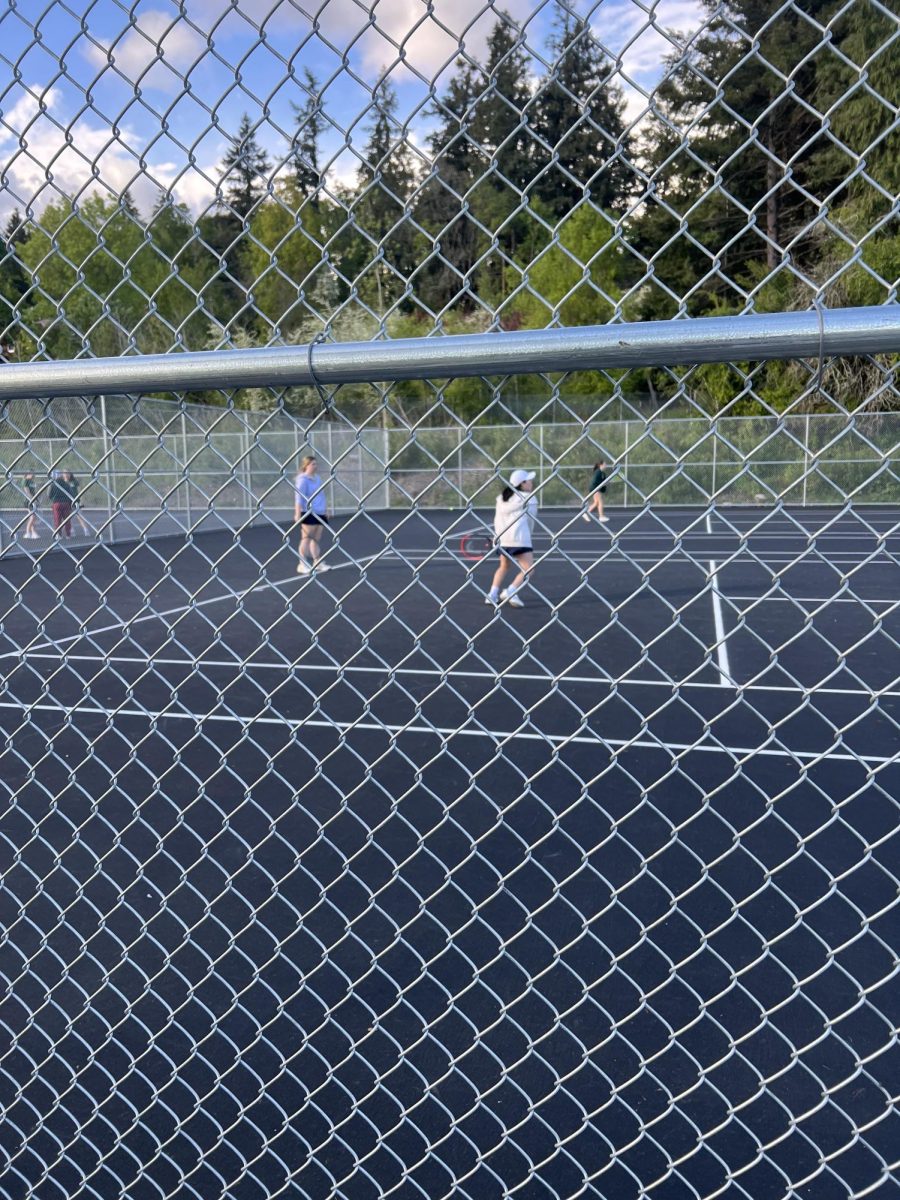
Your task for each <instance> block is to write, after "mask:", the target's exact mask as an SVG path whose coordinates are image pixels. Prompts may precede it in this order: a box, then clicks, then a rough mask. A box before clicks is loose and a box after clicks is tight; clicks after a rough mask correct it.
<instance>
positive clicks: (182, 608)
mask: <svg viewBox="0 0 900 1200" xmlns="http://www.w3.org/2000/svg"><path fill="white" fill-rule="evenodd" d="M381 553H382V554H384V553H386V552H385V551H382V552H381ZM378 557H379V555H377V554H370V555H369V556H368V558H357V559H353V561H352V562H345V563H336V564H335V565H334V566H331V565H330V564H329V567H328V570H329V572H331V571H342V570H344V569H345V568H347V567H360V566H365V565H366V563H368V562H370V561H371V560H372V559H373V558H378ZM304 578H306V579H307V580H310V581H311V580H312V578H313V577H312V576H303V575H298V574H297V572H296V571H295V572H294V574H293V575H289V576H288V577H287V579H260V580H257V582H256V583H254V584H251V586H250V587H248V588H245V589H244V591H242V592H226V593H225V595H224V596H211V597H210V598H209V599H208V600H194V601H191V602H189V603H187V604H180V605H178V607H177V608H164V609H162V610H161V611H160V612H149V613H144V614H143V615H142V616H134V617H125V618H124V619H123V620H121V621H116V622H115V623H114V624H113V625H101V626H99V628H97V629H82V630H81V631H80V632H79V633H70V634H67V635H66V637H61V638H56V639H53V638H47V639H45V640H44V641H43V642H38V644H37V645H36V646H31V647H26V648H25V649H23V650H11V651H8V652H7V653H6V654H0V658H16V657H19V656H20V655H23V654H31V653H33V652H34V651H36V650H49V649H52V647H54V646H63V645H65V644H66V643H67V642H77V641H79V640H80V639H81V638H90V637H94V636H95V635H96V634H98V633H113V632H115V630H117V629H130V628H131V626H132V625H139V624H140V623H141V622H142V621H157V620H159V619H160V618H161V617H172V616H175V615H176V614H177V613H186V612H193V611H194V609H195V608H203V607H205V606H206V605H207V604H222V603H224V601H226V600H231V601H232V602H233V601H235V600H243V599H244V597H245V596H249V595H251V593H253V592H259V591H262V589H263V588H272V587H281V586H282V585H283V584H285V583H296V582H297V581H298V580H301V579H304ZM88 620H90V618H88Z"/></svg>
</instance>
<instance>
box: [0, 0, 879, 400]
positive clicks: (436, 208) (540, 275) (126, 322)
mask: <svg viewBox="0 0 900 1200" xmlns="http://www.w3.org/2000/svg"><path fill="white" fill-rule="evenodd" d="M705 4H706V9H707V14H708V15H707V21H706V23H705V25H704V26H703V28H702V30H701V32H700V34H699V35H698V36H696V37H695V38H694V39H693V40H692V41H691V42H690V44H689V48H688V49H687V50H685V51H683V52H679V53H677V54H676V53H674V52H673V55H672V56H671V58H670V60H669V61H667V62H666V63H665V64H664V72H663V81H662V82H661V83H660V85H659V86H658V87H657V89H656V91H655V92H654V95H653V97H652V100H651V113H650V116H649V118H648V119H647V120H645V121H643V122H642V123H641V126H640V130H641V131H640V133H639V134H636V133H634V132H633V131H632V130H630V128H629V125H628V122H627V120H626V113H625V105H624V101H623V96H622V92H621V89H620V88H619V87H618V86H617V84H616V82H615V79H616V64H615V63H614V62H613V61H612V60H610V58H609V57H608V56H607V54H606V53H605V51H604V50H603V48H602V46H601V45H600V43H599V41H598V40H597V39H596V38H595V36H594V35H593V33H592V31H591V29H590V27H589V26H588V24H587V23H586V22H585V21H583V20H581V19H579V18H577V17H575V16H573V15H572V13H571V12H570V11H569V10H568V9H564V8H561V9H560V11H559V17H558V20H557V22H556V26H555V31H554V34H553V36H552V38H551V40H550V43H549V46H548V50H547V56H546V58H547V64H546V69H545V70H544V72H543V74H542V76H541V77H540V78H539V79H537V81H534V80H533V79H531V78H530V75H529V70H530V59H529V57H528V55H527V53H526V49H525V43H524V35H523V33H522V31H521V30H520V29H519V28H518V26H516V25H515V23H514V22H513V21H512V20H511V19H509V18H508V17H506V16H504V15H502V14H501V16H500V18H499V19H498V21H497V23H496V24H495V26H494V28H493V30H492V32H491V34H490V36H489V39H488V46H487V57H486V62H485V64H484V67H483V68H476V67H475V66H474V65H473V64H472V63H471V62H469V61H465V60H460V62H459V63H458V64H457V67H456V69H455V71H454V73H453V75H452V78H451V79H450V81H449V84H448V85H447V87H446V88H445V90H444V91H443V93H442V94H441V95H440V96H438V97H437V98H436V99H435V101H434V103H433V107H432V110H431V116H432V119H433V132H432V134H431V136H430V139H429V142H428V145H427V147H426V148H425V149H424V150H420V149H417V148H416V147H415V146H414V144H413V142H412V140H411V138H410V137H409V132H408V130H407V129H406V128H405V127H404V126H403V124H402V122H401V121H400V119H399V116H398V104H397V96H396V94H395V92H394V90H393V88H392V86H391V84H390V82H389V81H388V80H385V81H383V82H382V83H381V84H380V85H379V86H378V87H377V88H376V90H375V91H374V94H373V98H372V104H371V108H370V120H369V123H368V127H367V130H366V142H365V145H364V147H363V149H362V151H361V154H360V158H359V166H358V170H357V172H356V179H355V181H354V183H353V184H352V185H351V186H337V185H335V184H333V183H332V182H331V181H330V180H329V177H328V175H327V172H326V169H325V166H324V164H323V151H322V143H323V139H324V136H325V133H326V128H327V124H328V117H327V113H326V112H325V110H324V108H323V101H322V95H321V91H320V85H319V83H318V81H317V80H316V79H315V77H314V76H313V75H312V74H311V73H310V72H309V71H307V72H306V73H305V76H304V81H303V94H304V96H305V101H304V103H303V104H302V105H301V106H300V107H298V108H297V109H296V110H295V125H294V135H293V139H292V142H291V144H290V146H289V147H288V148H287V151H286V154H285V155H284V157H283V159H282V161H281V162H280V163H279V164H278V168H279V169H278V170H275V169H274V168H273V163H272V161H271V160H270V157H269V155H268V154H267V153H266V152H265V150H264V149H263V147H262V146H261V144H260V140H259V136H258V131H257V127H256V126H255V125H254V122H253V121H252V119H251V118H250V116H249V115H245V117H244V119H243V121H242V123H241V126H240V129H239V131H238V134H237V137H236V138H235V139H234V142H233V143H232V145H231V147H230V149H229V151H228V153H227V154H226V156H225V158H224V161H223V163H222V165H221V183H220V187H219V193H218V196H217V203H216V204H215V205H214V206H213V207H211V208H210V209H209V210H208V211H207V212H206V213H205V214H203V215H202V216H200V217H199V218H195V217H194V216H192V214H191V213H190V212H189V211H188V210H187V209H186V208H185V207H184V206H183V205H179V204H177V203H175V202H174V200H173V199H172V197H171V195H169V194H167V193H160V196H159V198H158V200H157V203H156V205H155V207H154V209H153V212H152V213H151V214H150V215H149V217H146V216H142V215H141V214H140V213H139V212H138V211H137V209H136V208H135V206H134V204H133V202H132V201H131V198H130V196H128V195H127V194H126V195H125V196H122V197H104V196H102V195H98V194H95V195H92V196H90V198H88V199H84V200H78V201H77V202H76V201H74V200H72V199H69V198H67V197H60V198H59V199H57V200H56V201H55V202H53V203H51V204H49V205H48V206H47V207H46V208H45V209H44V210H43V212H42V213H41V214H40V216H39V217H35V218H33V219H31V220H29V221H27V222H25V221H23V220H22V219H21V218H20V216H19V214H18V213H16V214H14V215H13V217H12V218H11V219H10V221H9V223H8V225H7V227H6V230H5V233H4V239H3V241H4V244H3V246H0V250H2V251H3V257H2V264H0V330H4V329H5V332H2V333H0V341H2V342H3V343H4V344H5V345H9V344H10V343H12V344H13V345H14V346H15V354H16V355H17V356H18V357H21V358H31V357H33V356H35V355H46V356H49V357H54V358H63V357H72V356H73V355H76V354H79V353H82V352H83V351H84V350H85V349H89V350H90V352H91V353H93V354H97V355H108V354H119V353H123V352H127V351H128V350H131V349H135V350H138V351H140V352H142V353H158V352H163V351H167V350H170V349H173V348H184V349H203V348H213V347H216V346H219V345H227V344H231V345H238V346H242V345H264V344H267V343H269V342H271V341H273V340H275V341H278V340H281V341H286V342H293V341H305V340H308V339H309V338H310V337H313V336H315V335H316V334H318V333H320V332H322V331H326V332H327V333H328V334H329V335H330V336H334V337H336V338H338V339H340V340H347V339H356V338H368V337H372V336H377V335H378V334H380V333H386V334H388V335H390V336H415V335H417V334H422V335H425V334H427V333H430V332H432V331H433V330H434V329H435V328H436V327H437V328H439V329H441V330H443V331H446V332H460V331H467V330H481V329H489V328H504V329H516V328H542V327H545V326H548V325H552V324H562V325H568V326H572V325H580V324H594V323H603V322H605V321H608V320H610V319H612V318H613V317H615V316H617V315H620V316H622V317H623V318H625V319H627V320H637V319H657V318H664V317H672V316H680V315H686V316H703V315H709V314H716V315H721V314H724V313H731V312H742V311H747V310H748V309H751V308H752V309H755V310H756V311H766V310H773V309H782V308H805V307H807V306H808V305H809V303H810V302H811V300H812V299H813V298H814V297H815V296H816V295H817V293H818V294H821V296H822V298H823V299H824V300H825V301H826V303H828V304H831V305H844V304H860V303H881V302H884V301H885V300H889V299H893V298H894V294H895V293H894V292H892V291H891V288H894V289H896V283H897V278H898V275H900V231H898V228H897V222H896V217H897V195H898V190H900V178H898V177H900V134H898V118H897V112H898V104H900V38H898V37H897V36H896V33H897V30H896V21H894V20H892V19H891V17H890V16H888V15H887V14H886V12H885V10H884V9H883V8H882V7H881V6H879V5H878V4H875V3H871V2H870V0H858V2H857V3H856V4H854V5H852V6H843V7H842V6H840V5H839V4H838V3H837V2H836V0H827V2H826V0H802V2H801V3H798V4H795V5H792V6H790V7H789V8H788V9H784V10H782V8H781V5H780V4H779V3H777V2H776V0H728V2H727V3H725V4H720V3H716V2H715V0H705ZM797 371H798V368H797V367H796V365H793V366H792V365H784V364H779V365H771V366H770V367H767V368H765V370H764V371H761V372H758V373H757V376H756V377H755V384H754V391H755V392H756V394H757V397H759V396H762V398H763V400H764V403H766V404H768V405H770V406H772V407H775V408H777V407H784V406H785V405H786V404H788V403H791V402H792V400H793V399H794V398H795V396H796V394H797V391H798V381H799V380H800V378H801V376H800V375H798V373H797ZM614 382H615V381H614V380H613V379H612V378H611V377H609V376H605V377H596V376H591V377H590V378H587V377H585V378H583V379H581V380H578V381H574V380H573V381H572V383H571V387H572V388H573V389H575V390H578V388H581V389H583V390H586V391H591V390H593V392H594V393H598V394H603V392H604V390H606V391H609V390H610V388H611V387H612V386H613V384H614ZM870 382H871V381H870V380H867V379H866V378H865V377H864V373H863V374H861V375H860V376H859V379H858V381H857V386H858V387H859V388H860V389H864V388H866V387H868V386H869V383H870ZM619 386H620V387H624V388H626V390H627V389H628V388H635V389H643V388H647V387H649V388H650V389H651V390H652V391H653V392H654V393H655V394H658V395H660V396H661V397H662V398H665V397H666V396H667V395H671V394H676V393H677V392H678V389H679V387H680V386H682V380H681V377H680V376H679V374H678V373H677V372H671V371H668V372H667V371H656V372H654V371H645V372H631V373H630V374H629V376H628V377H627V378H626V379H625V380H620V382H619ZM736 387H739V380H737V379H736V378H735V376H734V372H732V371H730V369H729V368H727V367H723V368H708V369H698V370H696V371H695V372H694V374H693V375H692V391H693V394H694V395H695V396H697V397H698V398H699V399H700V400H701V401H702V402H704V403H706V404H708V405H709V406H710V407H711V408H713V409H715V408H720V407H722V406H723V405H725V404H729V403H731V402H732V401H733V399H734V395H735V388H736ZM417 389H418V391H419V392H420V393H422V385H415V384H409V385H408V386H407V385H403V387H402V388H400V389H399V392H401V393H403V394H405V395H407V396H411V395H414V394H416V392H417ZM422 394H427V389H426V392H425V393H422ZM446 395H447V398H448V399H449V400H450V402H452V403H456V404H458V405H459V407H460V408H461V409H463V410H465V409H466V407H467V406H468V407H469V408H471V409H473V411H474V408H475V406H476V405H478V404H480V403H483V400H484V391H483V385H479V384H473V383H471V382H466V383H465V384H463V383H460V384H459V385H452V386H451V388H450V389H449V390H448V391H447V393H446ZM298 402H302V398H301V400H300V401H298ZM755 402H756V401H755V400H754V403H755Z"/></svg>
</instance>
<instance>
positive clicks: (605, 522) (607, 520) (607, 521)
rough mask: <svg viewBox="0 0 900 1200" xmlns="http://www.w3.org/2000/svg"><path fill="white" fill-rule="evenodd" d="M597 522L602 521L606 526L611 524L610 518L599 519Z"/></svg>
mask: <svg viewBox="0 0 900 1200" xmlns="http://www.w3.org/2000/svg"><path fill="white" fill-rule="evenodd" d="M597 520H598V521H602V522H603V524H604V525H608V524H609V517H598V518H597Z"/></svg>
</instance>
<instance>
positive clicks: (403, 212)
mask: <svg viewBox="0 0 900 1200" xmlns="http://www.w3.org/2000/svg"><path fill="white" fill-rule="evenodd" d="M372 109H373V120H372V124H371V126H370V129H369V138H368V141H367V142H366V147H365V150H364V152H363V162H362V164H361V165H360V168H359V171H358V173H357V197H358V198H357V200H356V202H355V205H354V209H355V213H356V217H357V221H358V223H359V225H360V226H361V229H362V231H363V234H364V235H365V236H364V238H363V239H362V244H361V245H360V246H359V247H358V249H360V250H362V252H363V255H364V259H365V261H363V262H361V263H359V264H358V265H359V267H360V268H362V270H363V272H364V274H365V276H366V278H367V281H369V282H372V283H373V284H374V293H375V294H374V299H375V301H376V303H377V305H378V311H379V313H384V312H385V311H386V305H387V303H388V301H389V300H390V299H391V298H392V297H395V296H396V295H397V294H398V293H399V292H400V291H402V290H403V289H404V288H405V284H406V280H407V279H408V277H409V275H410V274H411V272H412V270H413V269H414V266H415V259H414V254H413V246H414V236H413V227H412V223H411V218H410V215H409V211H408V206H407V201H408V200H409V197H410V195H411V193H412V190H413V187H414V185H415V167H414V163H413V159H412V154H411V152H410V149H409V146H408V144H407V142H406V139H405V134H404V133H403V131H402V129H398V121H397V93H396V91H395V90H394V88H393V86H392V85H391V83H390V81H389V80H388V79H385V80H383V81H382V82H381V83H380V84H379V86H378V87H377V88H376V89H375V91H374V93H373V97H372ZM379 252H380V253H381V255H382V256H383V263H382V262H374V263H373V262H372V259H373V257H375V256H377V255H378V254H379ZM367 266H368V267H369V269H368V270H366V269H365V268H366V267H367Z"/></svg>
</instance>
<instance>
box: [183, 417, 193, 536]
mask: <svg viewBox="0 0 900 1200" xmlns="http://www.w3.org/2000/svg"><path fill="white" fill-rule="evenodd" d="M181 478H182V480H183V482H184V519H185V524H186V526H187V528H188V529H190V528H191V524H192V522H191V473H190V471H189V470H188V435H187V416H186V414H185V411H184V404H183V403H182V408H181Z"/></svg>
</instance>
